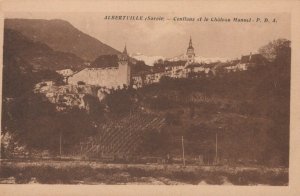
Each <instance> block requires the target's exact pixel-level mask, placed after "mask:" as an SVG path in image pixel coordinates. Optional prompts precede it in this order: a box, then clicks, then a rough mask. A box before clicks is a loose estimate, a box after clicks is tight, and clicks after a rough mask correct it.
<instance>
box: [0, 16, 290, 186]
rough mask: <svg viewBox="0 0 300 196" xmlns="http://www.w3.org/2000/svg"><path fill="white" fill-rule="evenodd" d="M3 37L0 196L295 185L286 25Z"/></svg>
mask: <svg viewBox="0 0 300 196" xmlns="http://www.w3.org/2000/svg"><path fill="white" fill-rule="evenodd" d="M3 25H4V26H3V66H2V75H3V76H2V108H1V113H2V115H1V154H0V155H1V157H0V159H1V165H0V184H51V185H53V184H61V185H79V184H80V185H200V186H201V185H207V186H210V185H221V186H223V185H232V186H258V185H259V186H288V185H289V165H290V163H289V162H290V161H289V160H290V142H289V141H290V93H291V51H292V47H291V45H292V41H291V40H292V39H291V15H290V14H289V13H283V12H282V13H278V12H277V13H254V12H253V13H222V14H220V13H219V14H215V13H213V12H210V13H209V12H207V13H199V14H198V15H197V14H191V15H184V14H176V13H169V12H164V13H157V12H156V13H150V12H140V13H137V12H81V13H78V12H77V13H76V12H32V13H30V12H7V13H5V15H4V22H3Z"/></svg>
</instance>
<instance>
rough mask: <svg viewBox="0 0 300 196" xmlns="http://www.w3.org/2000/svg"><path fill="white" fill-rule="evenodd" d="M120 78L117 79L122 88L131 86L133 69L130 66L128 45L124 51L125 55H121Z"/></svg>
mask: <svg viewBox="0 0 300 196" xmlns="http://www.w3.org/2000/svg"><path fill="white" fill-rule="evenodd" d="M118 64H119V78H116V79H117V80H119V81H120V86H121V87H122V86H123V85H126V86H129V85H130V80H131V68H130V65H129V56H128V53H127V48H126V44H125V47H124V50H123V53H122V54H120V55H119V62H118Z"/></svg>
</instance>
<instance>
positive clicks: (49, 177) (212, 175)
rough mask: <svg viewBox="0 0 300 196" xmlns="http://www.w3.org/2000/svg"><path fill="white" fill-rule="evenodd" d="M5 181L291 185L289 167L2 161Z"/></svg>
mask: <svg viewBox="0 0 300 196" xmlns="http://www.w3.org/2000/svg"><path fill="white" fill-rule="evenodd" d="M0 183H1V184H11V183H13V184H15V183H16V184H27V183H40V184H158V185H159V184H161V185H177V184H193V185H202V184H203V185H206V184H211V185H273V186H274V185H275V186H287V185H288V169H287V168H265V167H228V166H196V165H194V166H192V165H191V166H186V167H182V166H181V165H175V164H172V165H159V164H151V165H146V164H103V163H99V162H90V161H35V162H32V161H31V162H29V161H22V162H15V161H13V162H12V161H2V162H1V167H0Z"/></svg>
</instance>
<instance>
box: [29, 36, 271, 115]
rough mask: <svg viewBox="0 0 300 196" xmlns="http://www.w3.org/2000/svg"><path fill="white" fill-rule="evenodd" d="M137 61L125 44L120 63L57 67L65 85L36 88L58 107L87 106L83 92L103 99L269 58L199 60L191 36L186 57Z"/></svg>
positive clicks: (262, 62) (47, 83) (243, 67)
mask: <svg viewBox="0 0 300 196" xmlns="http://www.w3.org/2000/svg"><path fill="white" fill-rule="evenodd" d="M134 63H135V61H132V58H131V57H130V56H129V55H128V52H127V48H126V46H125V48H124V50H123V52H122V53H121V54H118V55H117V65H105V66H104V67H96V66H91V65H90V66H87V67H85V68H83V69H81V70H77V71H73V70H72V69H63V70H57V71H56V72H57V73H58V74H60V75H61V76H62V77H63V79H64V84H63V85H56V84H55V82H54V81H43V82H40V83H38V84H36V86H35V89H34V91H35V92H36V93H42V94H44V95H45V96H46V97H47V98H48V99H49V100H50V102H52V103H56V104H57V103H59V104H58V105H59V106H58V110H63V109H64V108H66V107H69V106H74V105H76V106H79V107H81V108H84V107H86V104H85V101H84V96H85V95H87V94H89V95H93V96H97V97H98V98H99V100H100V101H101V100H102V99H103V98H104V97H105V96H106V95H107V94H109V93H110V92H111V91H112V90H117V89H123V88H129V87H132V88H135V89H138V88H142V87H144V86H147V85H151V84H154V83H158V82H159V81H160V80H161V79H162V78H163V77H169V78H191V77H210V76H214V75H216V74H218V72H223V73H227V72H236V71H245V70H248V69H249V68H251V67H255V66H264V65H266V63H267V60H266V59H265V58H264V57H263V56H262V55H260V54H251V53H250V54H249V55H246V56H242V57H241V59H240V60H238V59H237V60H232V61H228V62H225V63H224V62H214V63H199V62H196V61H195V51H194V47H193V43H192V38H190V40H189V44H188V48H187V51H186V54H185V55H184V60H177V61H163V60H161V61H158V62H157V63H156V64H155V65H154V66H153V67H150V66H149V67H150V69H147V70H143V71H139V72H135V73H133V72H132V66H133V65H134Z"/></svg>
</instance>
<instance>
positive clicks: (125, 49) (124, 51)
mask: <svg viewBox="0 0 300 196" xmlns="http://www.w3.org/2000/svg"><path fill="white" fill-rule="evenodd" d="M123 54H125V55H128V54H127V48H126V43H125V47H124V50H123Z"/></svg>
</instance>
